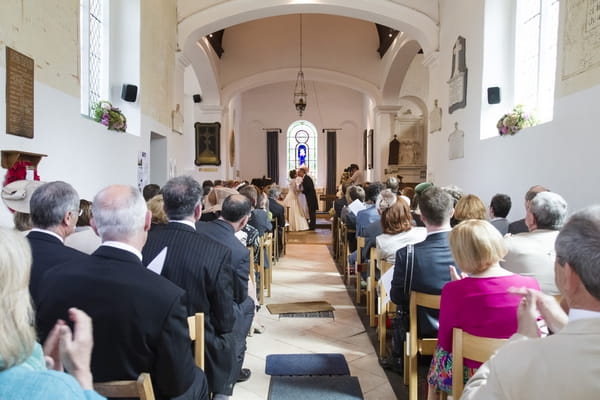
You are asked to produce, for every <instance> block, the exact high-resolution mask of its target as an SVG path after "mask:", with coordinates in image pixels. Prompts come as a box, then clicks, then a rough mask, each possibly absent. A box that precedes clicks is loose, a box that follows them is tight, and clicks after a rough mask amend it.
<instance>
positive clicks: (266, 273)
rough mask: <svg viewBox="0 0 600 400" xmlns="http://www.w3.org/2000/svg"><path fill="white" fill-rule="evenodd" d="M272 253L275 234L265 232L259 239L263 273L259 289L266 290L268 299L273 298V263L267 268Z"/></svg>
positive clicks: (259, 262)
mask: <svg viewBox="0 0 600 400" xmlns="http://www.w3.org/2000/svg"><path fill="white" fill-rule="evenodd" d="M272 252H273V234H272V233H271V232H265V234H264V235H262V236H261V237H260V238H259V258H258V264H259V265H260V271H262V275H261V277H260V285H259V286H260V288H259V289H260V290H261V292H262V291H263V290H266V291H267V297H271V279H272V278H273V263H271V265H269V266H268V267H267V260H270V259H271V258H272V256H271V254H272ZM263 278H264V279H263ZM263 296H264V295H261V297H263ZM261 304H262V303H261Z"/></svg>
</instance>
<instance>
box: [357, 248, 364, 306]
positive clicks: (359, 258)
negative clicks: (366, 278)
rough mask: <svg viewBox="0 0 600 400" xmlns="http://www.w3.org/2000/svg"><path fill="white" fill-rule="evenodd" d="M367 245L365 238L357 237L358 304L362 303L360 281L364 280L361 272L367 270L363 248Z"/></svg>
mask: <svg viewBox="0 0 600 400" xmlns="http://www.w3.org/2000/svg"><path fill="white" fill-rule="evenodd" d="M364 247H365V238H364V237H363V236H359V237H357V238H356V267H355V281H356V282H355V283H356V285H355V286H356V304H360V301H361V297H362V289H361V286H360V283H361V281H362V277H361V272H363V271H364V270H365V267H364V266H363V263H362V249H363V248H364Z"/></svg>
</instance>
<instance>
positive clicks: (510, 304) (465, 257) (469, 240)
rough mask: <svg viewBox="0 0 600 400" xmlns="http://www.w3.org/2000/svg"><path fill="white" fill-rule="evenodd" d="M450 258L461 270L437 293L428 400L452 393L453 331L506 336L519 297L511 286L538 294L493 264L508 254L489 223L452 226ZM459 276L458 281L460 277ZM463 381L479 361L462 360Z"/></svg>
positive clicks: (530, 282)
mask: <svg viewBox="0 0 600 400" xmlns="http://www.w3.org/2000/svg"><path fill="white" fill-rule="evenodd" d="M449 240H450V248H451V250H452V255H453V256H454V260H456V263H457V264H458V267H459V268H460V270H461V271H463V274H462V277H460V276H457V274H456V270H455V269H454V268H453V267H451V269H452V271H451V275H452V276H453V277H454V278H456V280H454V281H452V282H448V283H447V284H446V285H445V286H444V288H443V289H442V299H441V304H440V319H439V323H440V326H439V330H438V347H437V349H436V351H435V354H434V356H433V359H432V360H431V367H430V368H429V374H428V376H427V381H428V382H429V391H428V399H429V400H432V399H438V398H439V392H440V391H445V392H447V393H451V391H452V329H453V328H461V329H462V330H463V331H465V332H467V333H470V334H472V335H476V336H486V337H491V338H509V337H510V336H512V335H513V334H514V333H515V332H516V331H517V307H518V305H519V302H520V300H521V298H520V297H518V296H515V295H513V294H510V293H508V288H510V287H527V288H532V289H536V290H539V284H538V282H537V281H536V280H535V279H534V278H531V277H524V276H521V275H516V274H513V273H512V272H510V271H507V270H505V269H504V268H502V267H501V266H500V264H499V263H498V262H499V261H500V260H501V259H502V258H503V257H504V256H505V255H506V253H507V250H506V247H505V245H504V240H503V239H502V236H501V235H500V232H498V230H497V229H496V228H494V227H493V225H491V224H490V223H489V222H487V221H483V220H474V219H470V220H466V221H463V222H461V223H460V224H458V225H457V226H455V227H454V228H453V229H452V231H451V232H450V236H449ZM461 278H462V279H461ZM464 365H465V376H463V377H460V378H461V379H465V380H466V379H468V378H469V377H470V376H471V375H473V373H474V372H475V371H476V370H477V368H478V367H479V366H480V365H481V363H478V362H475V361H472V360H468V359H465V360H464Z"/></svg>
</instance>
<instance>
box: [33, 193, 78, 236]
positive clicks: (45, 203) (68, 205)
mask: <svg viewBox="0 0 600 400" xmlns="http://www.w3.org/2000/svg"><path fill="white" fill-rule="evenodd" d="M29 209H30V214H31V222H32V223H33V226H34V227H36V228H41V229H47V228H51V227H53V226H56V225H58V224H60V223H61V221H62V220H63V218H64V217H65V214H66V213H67V212H69V211H79V194H77V191H75V189H74V188H73V186H71V185H69V184H68V183H66V182H62V181H55V182H48V183H45V184H43V185H42V186H40V187H39V188H37V189H36V190H35V191H34V192H33V194H32V195H31V200H30V201H29Z"/></svg>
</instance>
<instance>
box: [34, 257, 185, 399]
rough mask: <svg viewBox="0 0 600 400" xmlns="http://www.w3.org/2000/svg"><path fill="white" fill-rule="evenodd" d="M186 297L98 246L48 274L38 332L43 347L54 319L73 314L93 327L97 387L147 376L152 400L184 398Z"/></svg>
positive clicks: (130, 259)
mask: <svg viewBox="0 0 600 400" xmlns="http://www.w3.org/2000/svg"><path fill="white" fill-rule="evenodd" d="M183 296H184V291H183V290H182V289H180V288H178V287H177V286H175V285H174V284H173V283H171V282H169V281H168V280H166V279H165V278H163V277H161V276H158V275H156V274H155V273H154V272H152V271H149V270H147V269H146V268H145V267H144V265H143V264H142V262H141V261H140V260H139V258H137V256H136V255H135V254H133V253H130V252H128V251H125V250H121V249H117V248H114V247H109V246H100V248H98V250H96V251H95V252H94V253H93V254H92V255H91V256H87V257H86V259H85V261H84V262H83V263H82V261H81V260H77V261H71V262H68V263H65V264H61V265H58V266H56V267H54V268H52V269H51V270H49V271H48V272H47V273H46V275H45V277H44V286H43V287H41V288H40V304H39V307H38V311H37V314H36V321H37V326H38V328H39V330H40V332H41V336H40V342H42V343H43V342H44V340H45V339H46V337H47V335H48V333H49V332H50V330H51V329H52V327H53V326H54V324H55V322H56V320H57V319H58V318H62V319H64V320H65V321H68V318H67V310H68V308H69V307H77V308H80V309H81V310H83V311H85V312H86V313H88V314H89V315H90V317H91V318H92V320H93V323H94V349H93V351H92V373H93V374H94V380H96V381H98V382H104V381H110V380H120V379H137V377H138V375H139V374H140V373H141V372H150V375H151V376H152V383H153V384H154V390H155V393H156V394H157V398H161V399H164V398H171V397H175V396H178V395H180V394H182V393H184V392H185V391H186V390H187V389H188V388H189V387H190V386H191V385H192V383H193V381H194V376H195V374H196V373H197V371H196V366H195V364H194V360H193V358H192V347H191V342H190V338H189V330H188V324H187V312H186V309H185V304H184V298H183Z"/></svg>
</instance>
